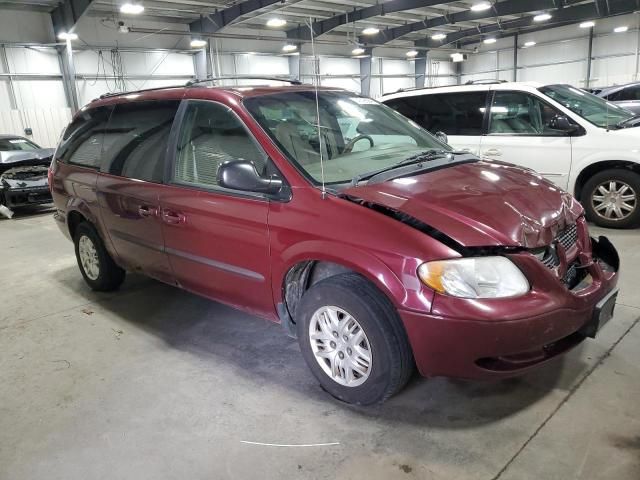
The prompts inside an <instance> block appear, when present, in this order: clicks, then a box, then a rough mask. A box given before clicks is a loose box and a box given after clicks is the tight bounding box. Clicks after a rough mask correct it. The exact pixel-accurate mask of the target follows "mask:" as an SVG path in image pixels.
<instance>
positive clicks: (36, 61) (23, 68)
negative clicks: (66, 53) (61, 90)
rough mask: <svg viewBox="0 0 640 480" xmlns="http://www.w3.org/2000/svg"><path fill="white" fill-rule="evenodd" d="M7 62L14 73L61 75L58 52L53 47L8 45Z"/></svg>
mask: <svg viewBox="0 0 640 480" xmlns="http://www.w3.org/2000/svg"><path fill="white" fill-rule="evenodd" d="M7 63H8V64H9V69H10V70H11V72H13V73H40V74H47V75H60V62H59V60H58V53H57V52H56V50H54V49H53V48H41V49H38V48H35V47H32V48H25V47H17V48H12V47H7Z"/></svg>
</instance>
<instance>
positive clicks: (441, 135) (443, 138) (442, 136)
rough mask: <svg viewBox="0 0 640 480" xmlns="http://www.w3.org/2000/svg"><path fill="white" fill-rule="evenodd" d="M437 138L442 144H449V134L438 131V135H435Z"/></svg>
mask: <svg viewBox="0 0 640 480" xmlns="http://www.w3.org/2000/svg"><path fill="white" fill-rule="evenodd" d="M434 135H435V137H436V138H437V139H438V140H440V141H441V142H442V143H446V144H448V143H449V137H447V134H446V133H444V132H443V131H442V130H438V131H437V132H436V133H434Z"/></svg>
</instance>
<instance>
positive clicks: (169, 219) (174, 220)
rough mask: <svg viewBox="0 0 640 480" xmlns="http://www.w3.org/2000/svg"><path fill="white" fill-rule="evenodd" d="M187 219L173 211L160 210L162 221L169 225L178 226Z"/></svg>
mask: <svg viewBox="0 0 640 480" xmlns="http://www.w3.org/2000/svg"><path fill="white" fill-rule="evenodd" d="M186 220H187V218H186V217H185V216H184V214H182V213H180V212H174V211H173V210H166V209H165V210H162V221H163V222H164V223H168V224H169V225H180V224H181V223H185V221H186Z"/></svg>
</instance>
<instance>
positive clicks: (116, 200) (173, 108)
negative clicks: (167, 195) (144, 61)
mask: <svg viewBox="0 0 640 480" xmlns="http://www.w3.org/2000/svg"><path fill="white" fill-rule="evenodd" d="M178 106H179V101H178V100H169V101H153V102H151V101H149V102H131V103H125V104H118V105H116V107H115V110H114V112H113V113H112V115H111V119H110V120H109V124H108V126H107V129H106V131H105V134H104V148H103V162H102V174H101V175H100V176H99V178H98V192H99V195H100V196H99V198H100V207H101V213H102V218H103V223H104V225H105V227H106V229H107V232H108V234H109V237H110V238H111V242H112V244H113V247H114V249H115V250H116V252H117V255H118V257H119V258H120V261H121V262H122V263H123V264H124V265H125V266H126V267H127V268H129V269H131V270H136V271H141V272H144V273H145V274H147V275H149V276H152V277H155V278H157V279H159V280H162V281H165V282H168V283H173V281H174V280H173V274H172V271H171V267H170V265H169V260H168V258H167V255H166V254H165V253H164V240H163V238H162V226H161V222H160V199H159V195H160V191H161V189H162V179H163V174H164V165H165V162H164V160H165V156H166V151H167V143H168V142H167V140H168V137H169V132H170V131H171V126H172V124H173V120H174V118H175V115H176V112H177V110H178Z"/></svg>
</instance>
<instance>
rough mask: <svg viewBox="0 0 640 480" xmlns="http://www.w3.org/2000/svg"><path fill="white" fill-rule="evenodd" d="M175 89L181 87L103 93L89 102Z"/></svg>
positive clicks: (168, 86)
mask: <svg viewBox="0 0 640 480" xmlns="http://www.w3.org/2000/svg"><path fill="white" fill-rule="evenodd" d="M177 87H182V85H167V86H165V87H153V88H143V89H142V90H127V91H126V92H107V93H103V94H102V95H100V96H99V97H98V98H94V99H93V100H91V101H92V102H93V101H95V100H98V99H100V100H102V99H103V98H110V97H118V96H120V95H131V94H133V93H140V92H153V91H154V90H165V89H167V88H177Z"/></svg>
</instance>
